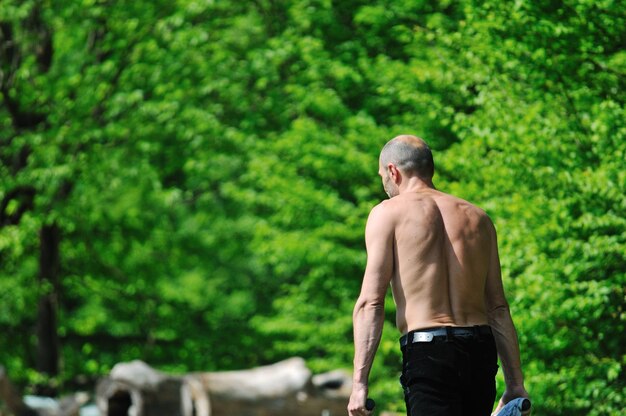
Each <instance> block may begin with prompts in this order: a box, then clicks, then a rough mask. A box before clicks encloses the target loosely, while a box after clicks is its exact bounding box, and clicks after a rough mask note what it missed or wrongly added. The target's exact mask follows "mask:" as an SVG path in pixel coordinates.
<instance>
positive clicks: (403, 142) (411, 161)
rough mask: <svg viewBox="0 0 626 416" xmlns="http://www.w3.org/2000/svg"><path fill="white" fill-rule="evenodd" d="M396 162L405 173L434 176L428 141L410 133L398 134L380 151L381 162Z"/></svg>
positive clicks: (386, 163) (382, 163) (426, 176)
mask: <svg viewBox="0 0 626 416" xmlns="http://www.w3.org/2000/svg"><path fill="white" fill-rule="evenodd" d="M389 163H392V164H394V165H395V166H396V167H398V169H400V170H401V171H403V172H405V173H409V174H411V173H412V174H416V175H417V176H420V177H423V178H432V177H433V174H434V172H435V165H434V162H433V155H432V152H431V151H430V148H429V147H428V144H426V142H425V141H424V140H423V139H421V138H419V137H416V136H411V135H408V134H404V135H400V136H396V137H394V138H393V139H391V140H390V141H388V142H387V144H385V146H384V147H383V149H382V150H381V152H380V164H381V166H384V167H385V168H386V167H387V165H388V164H389Z"/></svg>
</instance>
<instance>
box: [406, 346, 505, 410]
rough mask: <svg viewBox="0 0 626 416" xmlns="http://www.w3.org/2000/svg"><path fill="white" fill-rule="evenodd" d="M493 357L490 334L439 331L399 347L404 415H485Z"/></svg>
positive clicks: (495, 369)
mask: <svg viewBox="0 0 626 416" xmlns="http://www.w3.org/2000/svg"><path fill="white" fill-rule="evenodd" d="M409 335H410V334H409ZM497 360H498V359H497V352H496V345H495V342H494V339H493V335H478V334H476V335H474V336H471V337H466V336H463V337H461V336H442V337H435V339H433V341H431V342H418V343H414V344H408V345H406V346H405V347H402V377H400V382H401V383H402V387H403V388H404V399H405V402H406V409H407V415H408V416H419V415H427V416H489V415H490V414H491V410H492V408H493V403H494V400H495V397H496V383H495V375H496V373H497V372H498V361H497Z"/></svg>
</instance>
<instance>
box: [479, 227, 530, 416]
mask: <svg viewBox="0 0 626 416" xmlns="http://www.w3.org/2000/svg"><path fill="white" fill-rule="evenodd" d="M490 228H491V233H492V238H491V247H490V265H489V272H488V274H487V282H486V285H485V302H486V306H487V317H488V320H489V325H490V326H491V329H492V331H493V335H494V338H495V341H496V348H497V349H498V355H499V357H500V363H501V364H502V370H503V372H504V382H505V384H506V390H505V391H504V393H503V394H502V398H501V399H500V402H499V403H498V406H497V407H496V410H495V411H494V413H497V412H498V411H499V410H500V409H501V408H502V407H504V405H505V404H506V403H508V402H509V401H511V400H513V399H514V398H517V397H526V398H527V397H528V392H527V391H526V389H525V388H524V375H523V373H522V364H521V359H520V350H519V341H518V338H517V332H516V331H515V325H514V324H513V319H512V318H511V311H510V309H509V303H508V302H507V300H506V297H505V294H504V287H503V285H502V275H501V269H500V257H499V255H498V242H497V237H496V231H495V228H494V227H493V224H490Z"/></svg>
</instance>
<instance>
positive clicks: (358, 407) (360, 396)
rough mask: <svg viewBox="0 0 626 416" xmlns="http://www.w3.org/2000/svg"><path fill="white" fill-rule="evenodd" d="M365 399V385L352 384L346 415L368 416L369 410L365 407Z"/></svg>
mask: <svg viewBox="0 0 626 416" xmlns="http://www.w3.org/2000/svg"><path fill="white" fill-rule="evenodd" d="M366 400H367V386H359V385H354V386H353V387H352V394H351V395H350V402H349V403H348V415H350V416H370V415H371V414H372V412H371V411H369V410H367V409H366V408H365V401H366Z"/></svg>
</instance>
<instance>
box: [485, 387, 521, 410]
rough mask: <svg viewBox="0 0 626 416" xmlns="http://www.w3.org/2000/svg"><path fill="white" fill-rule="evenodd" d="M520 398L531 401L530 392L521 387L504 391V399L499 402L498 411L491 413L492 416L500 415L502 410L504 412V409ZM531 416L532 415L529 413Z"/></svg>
mask: <svg viewBox="0 0 626 416" xmlns="http://www.w3.org/2000/svg"><path fill="white" fill-rule="evenodd" d="M518 397H524V398H526V399H529V398H530V397H529V395H528V392H527V391H526V389H525V388H524V387H519V388H515V389H507V390H505V391H504V393H502V397H501V398H500V401H499V402H498V405H497V406H496V409H495V410H494V411H493V413H491V415H492V416H495V415H497V414H498V412H499V411H500V410H502V408H503V407H504V406H505V405H506V404H507V403H508V402H510V401H511V400H513V399H517V398H518ZM528 414H530V413H528Z"/></svg>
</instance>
